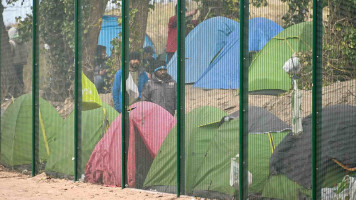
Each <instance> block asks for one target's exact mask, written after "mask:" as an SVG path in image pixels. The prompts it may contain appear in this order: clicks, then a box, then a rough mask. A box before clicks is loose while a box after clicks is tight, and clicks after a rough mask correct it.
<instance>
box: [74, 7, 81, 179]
mask: <svg viewBox="0 0 356 200" xmlns="http://www.w3.org/2000/svg"><path fill="white" fill-rule="evenodd" d="M74 3H75V5H74V7H75V8H74V9H75V13H74V14H75V15H74V24H75V33H74V45H75V46H74V62H75V63H74V67H75V69H74V181H78V173H80V170H81V157H80V155H81V138H82V137H81V98H82V78H81V77H82V76H81V75H82V74H81V34H80V31H81V29H80V25H81V10H80V7H81V0H75V2H74Z"/></svg>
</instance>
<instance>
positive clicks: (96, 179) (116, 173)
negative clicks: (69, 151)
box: [85, 102, 176, 187]
mask: <svg viewBox="0 0 356 200" xmlns="http://www.w3.org/2000/svg"><path fill="white" fill-rule="evenodd" d="M130 109H131V111H130V115H129V135H128V136H127V137H126V139H128V154H127V180H128V182H127V183H128V186H129V187H135V186H136V185H138V184H142V183H138V182H137V178H140V180H142V181H143V180H144V178H145V174H139V175H140V176H141V177H137V174H136V172H137V170H140V169H139V168H140V167H142V166H141V165H144V163H140V162H142V161H141V160H140V159H138V158H140V157H141V158H142V159H143V158H144V156H142V155H139V154H140V152H137V148H136V146H137V145H138V144H137V143H138V142H139V141H136V140H135V138H136V139H137V137H136V136H139V137H140V139H141V140H142V143H143V144H144V145H145V148H146V149H145V151H146V153H147V154H146V155H149V156H150V157H151V158H152V159H153V158H154V157H155V156H156V154H157V153H158V150H159V148H160V146H161V144H162V142H163V140H164V139H165V138H166V136H167V135H168V133H169V131H170V130H171V129H172V128H173V126H174V125H175V124H176V120H175V118H174V117H173V116H172V115H171V114H170V113H169V112H168V111H166V110H165V109H163V108H162V107H160V106H159V105H157V104H154V103H151V102H138V103H135V104H133V105H131V106H130ZM135 134H136V135H135ZM141 150H142V149H141ZM120 155H121V115H119V116H118V117H117V118H116V119H115V121H114V122H113V123H112V124H111V126H110V128H109V129H108V131H107V133H106V134H105V136H104V137H103V138H102V139H101V140H100V142H99V143H98V144H97V145H96V147H95V149H94V151H93V153H92V155H91V157H90V159H89V162H88V164H87V165H86V168H85V179H86V181H88V182H90V183H100V184H104V185H111V186H121V167H122V163H121V156H120ZM137 156H138V157H137ZM141 170H142V169H141ZM145 170H147V169H145ZM145 170H143V171H145ZM147 171H148V170H147Z"/></svg>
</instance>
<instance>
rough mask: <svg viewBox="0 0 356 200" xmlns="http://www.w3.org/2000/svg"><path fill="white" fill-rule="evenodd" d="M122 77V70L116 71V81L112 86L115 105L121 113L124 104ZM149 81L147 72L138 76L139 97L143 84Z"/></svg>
mask: <svg viewBox="0 0 356 200" xmlns="http://www.w3.org/2000/svg"><path fill="white" fill-rule="evenodd" d="M121 77H122V70H121V69H120V70H119V71H117V72H116V74H115V79H114V83H113V86H112V97H113V100H114V107H115V110H117V111H118V112H119V113H121V104H122V96H121ZM147 81H148V77H147V74H146V72H142V73H140V75H139V78H138V91H139V93H140V96H139V98H140V97H141V91H142V88H143V86H144V85H145V84H146V82H147Z"/></svg>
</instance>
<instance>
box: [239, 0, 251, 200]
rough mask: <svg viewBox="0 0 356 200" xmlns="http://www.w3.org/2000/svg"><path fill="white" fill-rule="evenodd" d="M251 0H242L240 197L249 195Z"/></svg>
mask: <svg viewBox="0 0 356 200" xmlns="http://www.w3.org/2000/svg"><path fill="white" fill-rule="evenodd" d="M248 18H249V0H241V1H240V95H239V97H240V104H239V105H240V108H239V116H240V119H239V199H240V200H245V199H247V197H248V188H247V187H248V163H247V161H248V129H247V128H248V66H249V63H248V61H249V55H248V54H249V53H248V40H249V37H248V25H249V24H248V23H249V19H248Z"/></svg>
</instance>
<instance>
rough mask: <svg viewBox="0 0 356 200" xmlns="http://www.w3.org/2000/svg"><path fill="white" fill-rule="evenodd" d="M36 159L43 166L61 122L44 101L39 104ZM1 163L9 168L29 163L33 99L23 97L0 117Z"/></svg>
mask: <svg viewBox="0 0 356 200" xmlns="http://www.w3.org/2000/svg"><path fill="white" fill-rule="evenodd" d="M39 112H40V113H39V147H38V148H39V159H40V162H41V163H44V162H45V161H46V160H47V158H48V155H49V154H50V153H51V152H52V149H51V148H50V147H51V144H52V143H53V140H54V137H55V135H56V134H57V133H58V132H59V130H60V129H61V128H62V126H63V119H62V118H61V116H60V115H59V114H58V112H57V110H56V109H55V108H54V107H53V106H52V105H51V104H50V103H48V102H47V101H45V100H43V99H42V98H40V100H39ZM0 142H1V155H0V162H1V163H2V164H3V165H5V166H8V167H14V168H16V167H24V165H31V163H32V95H31V94H25V95H22V96H20V97H18V98H17V99H15V101H14V102H13V103H12V104H11V105H10V106H9V107H8V108H7V109H6V111H5V112H4V115H3V116H2V117H1V138H0Z"/></svg>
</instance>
